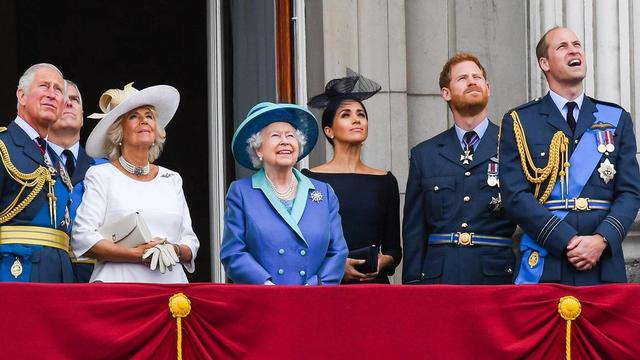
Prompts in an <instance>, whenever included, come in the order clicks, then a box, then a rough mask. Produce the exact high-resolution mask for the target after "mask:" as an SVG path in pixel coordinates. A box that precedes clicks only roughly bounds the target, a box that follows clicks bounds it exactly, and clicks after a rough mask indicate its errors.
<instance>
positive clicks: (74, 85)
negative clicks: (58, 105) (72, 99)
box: [64, 79, 82, 107]
mask: <svg viewBox="0 0 640 360" xmlns="http://www.w3.org/2000/svg"><path fill="white" fill-rule="evenodd" d="M64 82H65V87H66V89H67V91H66V93H65V97H64V99H65V101H67V100H69V85H71V86H73V87H74V88H76V90H77V91H78V98H79V100H80V107H82V94H80V88H79V87H78V84H76V83H74V82H73V81H71V80H66V79H65V80H64Z"/></svg>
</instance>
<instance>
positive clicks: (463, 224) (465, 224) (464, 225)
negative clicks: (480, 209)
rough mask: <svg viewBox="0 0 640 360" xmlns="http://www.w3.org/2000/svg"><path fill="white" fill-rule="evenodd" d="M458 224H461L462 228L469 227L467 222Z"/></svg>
mask: <svg viewBox="0 0 640 360" xmlns="http://www.w3.org/2000/svg"><path fill="white" fill-rule="evenodd" d="M460 226H462V228H463V229H465V228H467V227H469V224H467V223H462V225H460Z"/></svg>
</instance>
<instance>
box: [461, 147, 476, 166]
mask: <svg viewBox="0 0 640 360" xmlns="http://www.w3.org/2000/svg"><path fill="white" fill-rule="evenodd" d="M460 161H462V163H463V164H465V165H468V164H469V161H473V154H471V153H470V152H469V150H465V151H464V154H462V155H460Z"/></svg>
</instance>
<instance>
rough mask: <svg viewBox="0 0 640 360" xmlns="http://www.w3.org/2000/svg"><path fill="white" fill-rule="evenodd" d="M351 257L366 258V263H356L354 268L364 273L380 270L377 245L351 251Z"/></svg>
mask: <svg viewBox="0 0 640 360" xmlns="http://www.w3.org/2000/svg"><path fill="white" fill-rule="evenodd" d="M348 257H349V258H351V259H358V260H364V261H365V263H364V264H360V265H356V266H354V268H355V269H356V270H358V271H360V272H361V273H363V274H369V273H374V272H376V271H378V247H377V246H375V245H371V246H365V247H363V248H359V249H354V250H351V251H349V256H348Z"/></svg>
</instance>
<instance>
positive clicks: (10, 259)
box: [0, 122, 74, 282]
mask: <svg viewBox="0 0 640 360" xmlns="http://www.w3.org/2000/svg"><path fill="white" fill-rule="evenodd" d="M0 140H1V141H2V142H3V143H4V145H5V146H6V148H7V151H8V156H9V158H10V160H11V162H12V163H13V165H14V166H15V167H16V169H17V170H19V171H20V172H22V173H31V172H33V171H35V170H36V169H37V168H38V167H41V166H42V167H46V164H45V161H44V156H43V154H42V153H41V152H40V150H39V149H38V146H37V145H36V143H35V142H34V141H33V140H32V139H30V138H29V136H28V135H27V134H26V133H25V132H24V130H22V129H21V128H20V126H18V125H17V124H16V123H15V122H11V123H10V124H9V126H8V128H7V130H6V131H3V132H1V133H0ZM49 156H50V158H51V161H52V162H55V161H56V159H57V156H56V155H55V154H54V153H53V152H52V151H50V150H49ZM54 165H55V164H54ZM55 179H56V184H55V195H56V198H57V206H56V213H57V218H56V219H54V222H55V225H54V224H51V219H50V216H51V215H50V211H49V200H48V196H47V195H48V184H45V185H44V187H43V188H42V190H41V191H39V192H38V193H37V195H36V196H35V198H34V199H33V200H32V201H31V203H29V205H28V206H27V207H26V208H24V209H23V210H22V211H20V212H19V213H17V214H16V215H15V216H14V217H13V218H11V219H10V220H8V221H6V222H4V223H3V224H1V225H0V229H2V231H3V232H4V231H5V230H6V229H9V228H8V227H7V226H14V225H19V226H37V227H43V228H49V229H52V228H56V229H58V230H61V231H64V232H67V233H68V225H67V224H66V223H65V222H64V218H65V211H66V207H67V205H68V204H69V190H68V188H67V187H66V186H65V185H64V182H63V181H62V179H61V178H60V175H59V172H58V173H57V175H56V177H55ZM21 189H22V185H21V184H19V183H18V182H17V181H16V180H14V179H13V178H12V177H11V176H10V174H9V173H8V172H7V168H6V164H4V165H0V211H2V212H3V213H4V212H5V210H6V209H7V208H9V207H10V205H11V203H12V202H13V201H14V200H15V199H16V197H17V196H18V195H19V194H20V191H21ZM31 189H32V188H28V187H27V188H26V189H25V190H24V191H23V193H22V194H21V195H20V196H19V197H18V200H19V201H22V200H23V199H24V198H25V197H26V196H27V194H29V193H31ZM0 254H1V255H2V268H1V269H0V279H1V280H3V281H32V282H73V281H74V275H73V270H72V267H71V261H70V259H69V255H68V253H67V252H66V251H64V250H62V249H59V248H54V247H50V246H42V245H24V244H6V243H3V244H2V245H0ZM16 260H18V261H19V262H20V264H21V265H22V273H21V275H20V276H17V277H16V276H14V275H12V274H10V271H11V267H12V265H13V264H14V263H15V262H16Z"/></svg>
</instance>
